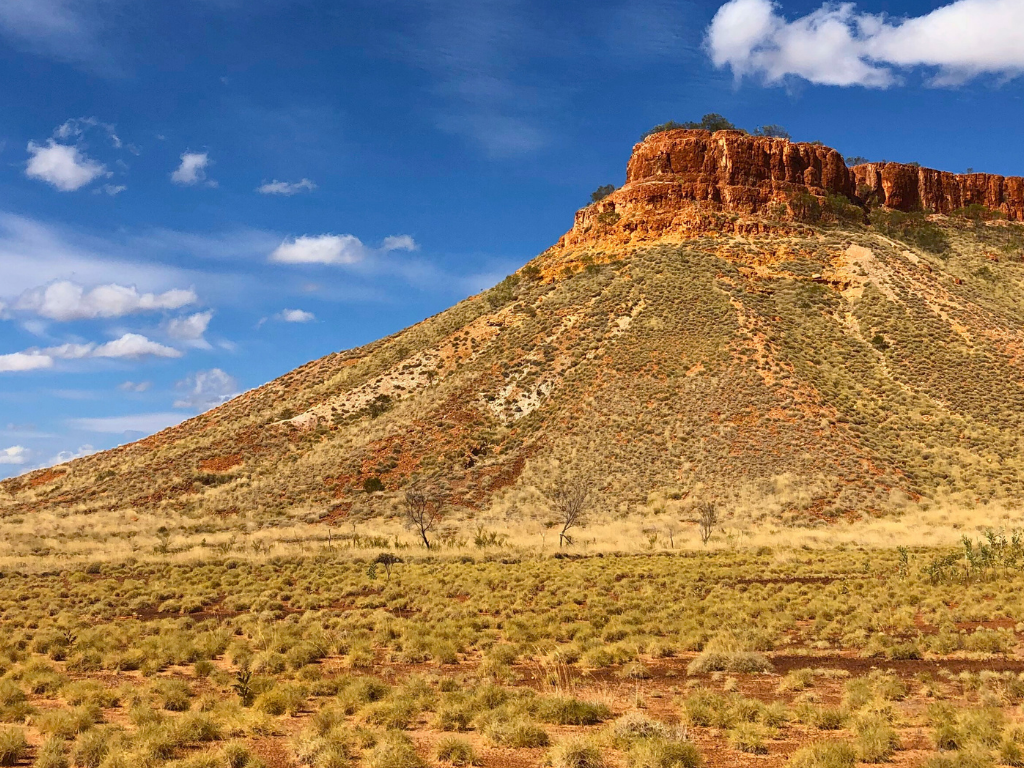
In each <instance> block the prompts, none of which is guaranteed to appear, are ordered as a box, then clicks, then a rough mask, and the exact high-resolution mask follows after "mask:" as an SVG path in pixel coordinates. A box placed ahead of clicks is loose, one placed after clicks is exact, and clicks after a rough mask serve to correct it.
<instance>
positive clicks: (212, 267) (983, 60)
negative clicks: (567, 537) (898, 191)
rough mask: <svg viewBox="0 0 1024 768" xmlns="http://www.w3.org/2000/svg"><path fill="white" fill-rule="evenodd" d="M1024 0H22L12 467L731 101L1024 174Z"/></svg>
mask: <svg viewBox="0 0 1024 768" xmlns="http://www.w3.org/2000/svg"><path fill="white" fill-rule="evenodd" d="M1021 30H1024V3H1022V2H1021V1H1020V0H958V2H954V3H951V4H948V5H947V4H943V3H928V2H911V1H909V0H908V1H905V2H898V1H897V0H887V1H886V0H874V2H864V3H859V4H857V5H856V6H853V5H848V6H830V7H823V6H821V4H820V3H811V2H786V3H784V4H781V5H776V6H773V5H772V4H771V3H770V2H769V1H768V0H730V1H729V2H727V3H724V4H723V3H722V2H703V1H702V0H693V1H692V2H666V1H663V0H588V1H587V2H578V1H577V0H563V1H562V2H558V3H551V2H546V1H544V0H501V1H499V0H421V1H413V0H375V1H372V2H371V1H370V0H367V1H366V2H359V1H358V0H355V1H348V2H346V1H340V2H323V1H316V0H294V1H289V0H179V2H174V3H166V2H155V1H154V0H134V2H128V1H127V0H0V97H2V104H3V107H4V108H3V109H2V110H0V303H2V307H3V308H2V309H0V476H6V475H12V474H16V473H19V472H23V471H25V470H27V469H30V468H33V467H36V466H40V465H45V464H48V463H52V462H53V461H56V460H58V459H61V458H67V457H69V456H72V455H76V454H78V453H82V452H86V451H90V450H98V449H103V448H108V447H111V446H114V445H117V444H119V443H123V442H126V441H127V440H130V439H134V438H137V437H140V436H141V435H143V434H146V433H149V432H152V431H155V430H157V429H159V428H162V427H164V426H167V425H169V424H171V423H174V422H175V421H178V420H181V419H183V418H186V417H188V416H190V415H193V414H195V413H197V412H199V411H200V410H202V409H204V408H207V407H210V406H211V405H214V404H216V403H218V402H220V401H221V400H222V399H223V398H225V397H228V396H230V395H232V394H235V393H237V392H239V391H242V390H245V389H248V388H251V387H255V386H258V385H260V384H262V383H264V382H266V381H268V380H270V379H272V378H273V377H275V376H277V375H280V374H282V373H285V372H286V371H288V370H291V369H292V368H294V367H296V366H298V365H301V364H302V363H304V362H307V361H308V360H310V359H313V358H316V357H319V356H321V355H324V354H327V353H329V352H332V351H336V350H339V349H344V348H348V347H352V346H356V345H359V344H362V343H365V342H368V341H371V340H373V339H375V338H378V337H380V336H382V335H384V334H387V333H390V332H393V331H395V330H398V329H400V328H402V327H404V326H407V325H409V324H411V323H414V322H416V321H418V320H420V319H422V318H423V317H425V316H427V315H430V314H432V313H434V312H437V311H439V310H441V309H443V308H445V307H447V306H449V305H451V304H453V303H455V302H456V301H458V300H460V299H462V298H464V297H466V296H468V295H471V294H472V293H475V292H476V291H478V290H480V289H482V288H485V287H487V286H489V285H492V284H493V283H495V282H497V281H498V280H499V279H501V278H502V277H503V276H504V275H505V274H507V273H509V272H511V271H512V270H514V269H516V268H517V267H519V266H521V265H522V264H523V263H525V262H526V261H527V260H529V259H530V258H532V257H533V256H534V255H536V254H537V253H539V252H540V251H542V250H543V249H544V248H546V247H547V246H549V245H550V244H551V243H553V242H554V241H555V240H556V239H557V238H558V237H559V236H560V235H561V234H562V233H563V232H564V231H565V230H566V229H567V228H568V227H569V226H570V224H571V222H572V215H573V212H574V211H575V210H576V209H577V208H578V207H580V206H581V205H583V204H584V203H585V202H586V201H587V198H588V195H589V192H590V191H591V190H592V189H594V188H595V187H597V186H598V185H601V184H606V183H615V184H619V183H621V182H622V180H623V175H624V170H625V164H626V160H627V159H628V156H629V152H630V149H631V147H632V144H633V143H634V142H635V141H636V140H637V137H638V136H639V134H640V133H641V132H643V131H644V130H646V129H647V128H649V127H650V126H651V125H653V124H655V123H659V122H663V121H665V120H670V119H671V120H678V121H683V120H692V119H699V118H700V116H701V115H702V114H704V113H706V112H720V113H722V114H724V115H726V116H727V117H729V118H730V119H731V120H733V121H734V122H735V123H737V124H738V125H740V126H743V127H746V128H754V127H756V126H758V125H762V124H768V123H776V124H781V125H783V126H785V127H786V128H787V129H788V130H789V131H790V133H791V134H792V135H793V137H794V139H797V140H820V141H823V142H825V143H826V144H829V145H831V146H835V147H837V148H838V149H840V151H842V152H844V153H845V154H847V155H862V156H866V157H868V158H872V159H889V160H904V161H910V160H916V161H918V162H921V163H922V164H924V165H928V166H933V167H939V168H943V169H947V170H952V171H963V170H965V169H966V168H968V167H971V168H974V169H976V170H979V171H981V170H985V171H991V172H996V173H1003V174H1008V175H1024V150H1022V149H1021V142H1020V125H1021V124H1022V119H1024V103H1022V101H1021V96H1022V93H1024V89H1022V80H1021V79H1020V78H1018V77H1017V75H1018V74H1019V73H1020V71H1021V70H1022V68H1024V32H1022V31H1021Z"/></svg>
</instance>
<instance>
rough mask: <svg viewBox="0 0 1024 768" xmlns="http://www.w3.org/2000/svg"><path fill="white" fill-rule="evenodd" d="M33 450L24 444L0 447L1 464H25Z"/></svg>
mask: <svg viewBox="0 0 1024 768" xmlns="http://www.w3.org/2000/svg"><path fill="white" fill-rule="evenodd" d="M31 453H32V452H31V451H30V450H29V449H28V448H26V447H25V446H23V445H12V446H11V447H10V448H3V449H0V464H25V463H26V462H27V461H28V457H29V455H30V454H31Z"/></svg>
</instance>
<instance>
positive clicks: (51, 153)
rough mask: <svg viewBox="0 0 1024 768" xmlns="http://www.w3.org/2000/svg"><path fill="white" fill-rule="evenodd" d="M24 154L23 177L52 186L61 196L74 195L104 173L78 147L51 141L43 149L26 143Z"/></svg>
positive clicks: (33, 143) (42, 146)
mask: <svg viewBox="0 0 1024 768" xmlns="http://www.w3.org/2000/svg"><path fill="white" fill-rule="evenodd" d="M28 153H29V155H30V157H29V160H28V164H27V165H26V166H25V175H26V176H28V177H29V178H30V179H38V180H39V181H45V182H46V183H47V184H52V185H53V186H54V187H56V188H57V189H59V190H60V191H61V192H74V191H75V190H76V189H81V188H82V187H84V186H86V185H87V184H91V183H92V182H93V181H95V180H96V179H98V178H99V177H100V176H103V175H105V174H106V173H107V169H106V166H104V165H103V164H102V163H97V162H96V161H95V160H90V159H89V158H88V157H86V156H85V155H84V154H83V153H82V152H81V151H80V150H79V149H78V147H74V146H71V145H70V144H58V143H57V142H55V141H54V140H53V139H50V140H49V141H48V142H47V143H46V144H45V145H42V144H36V143H35V142H34V141H30V142H29V143H28Z"/></svg>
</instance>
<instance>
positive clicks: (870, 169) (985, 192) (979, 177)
mask: <svg viewBox="0 0 1024 768" xmlns="http://www.w3.org/2000/svg"><path fill="white" fill-rule="evenodd" d="M850 173H851V175H852V176H853V177H854V179H855V181H856V192H857V195H858V196H859V197H860V198H862V199H863V200H865V201H866V200H868V199H870V198H871V197H872V196H874V197H875V199H877V200H878V202H880V203H882V204H883V205H885V206H887V207H889V208H894V209H896V210H899V211H918V210H926V211H934V212H935V213H945V214H948V213H952V212H953V211H955V210H957V209H958V208H966V207H967V206H970V205H983V206H985V207H986V208H989V209H991V210H993V211H999V212H1000V213H1002V214H1003V215H1004V216H1006V218H1008V219H1010V220H1011V221H1024V178H1021V177H1020V176H1009V177H1006V176H996V175H993V174H990V173H967V174H957V173H948V172H947V171H936V170H934V169H932V168H920V167H918V166H916V165H905V164H903V163H866V164H864V165H858V166H854V167H853V168H852V169H850Z"/></svg>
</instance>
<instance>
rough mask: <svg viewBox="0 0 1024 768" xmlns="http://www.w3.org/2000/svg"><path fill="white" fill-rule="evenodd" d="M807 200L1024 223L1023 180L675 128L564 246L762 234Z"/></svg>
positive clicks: (635, 158)
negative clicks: (978, 212) (962, 212)
mask: <svg viewBox="0 0 1024 768" xmlns="http://www.w3.org/2000/svg"><path fill="white" fill-rule="evenodd" d="M806 195H812V196H814V197H815V198H818V199H819V200H824V199H825V198H828V197H830V196H841V197H844V198H847V199H849V200H850V201H853V202H854V203H856V204H858V205H861V206H867V205H868V204H872V205H884V206H886V207H889V208H893V209H896V210H900V211H917V210H930V211H933V212H935V213H942V214H948V213H952V212H953V211H955V210H957V209H958V208H964V207H967V206H969V205H974V204H980V205H983V206H985V207H987V208H990V209H992V210H994V211H998V212H1000V213H1002V214H1003V215H1004V216H1006V218H1008V219H1010V220H1014V221H1024V178H1020V177H1009V178H1006V177H1003V176H994V175H991V174H981V173H977V174H966V175H958V174H953V173H947V172H944V171H936V170H932V169H929V168H920V167H918V166H916V165H903V164H900V163H867V164H864V165H858V166H855V167H853V168H848V167H847V165H846V162H845V161H844V159H843V156H842V155H841V154H840V153H839V152H837V151H836V150H834V149H831V148H829V147H825V146H822V145H820V144H806V143H796V142H791V141H789V140H787V139H775V138H768V137H758V136H750V135H748V134H746V133H743V132H742V131H717V132H715V133H711V132H709V131H701V130H675V131H664V132H662V133H657V134H654V135H652V136H649V137H648V138H647V139H645V140H644V141H642V142H640V143H639V144H637V145H636V146H634V147H633V154H632V157H631V158H630V160H629V165H628V166H627V170H626V183H625V184H624V185H623V186H622V187H621V188H619V189H618V190H616V191H615V192H614V193H612V194H611V195H609V196H608V197H606V198H605V199H603V200H601V201H599V202H598V203H595V204H593V205H590V206H587V207H586V208H584V209H582V210H580V211H578V212H577V214H576V220H575V223H574V226H573V228H572V230H571V231H570V232H568V233H567V234H566V235H565V237H563V238H562V240H561V241H560V242H559V245H560V246H562V247H573V246H578V245H584V244H587V243H592V242H594V241H595V240H603V241H608V242H611V243H626V242H630V241H634V240H643V239H649V238H651V237H660V236H664V235H665V234H668V233H679V234H682V235H686V234H697V233H700V232H704V231H708V230H712V229H714V230H723V229H724V230H730V229H731V230H733V231H737V232H756V231H759V230H761V229H764V228H765V226H766V224H765V219H766V217H765V216H764V215H762V214H770V217H771V218H772V219H774V220H784V219H786V218H790V217H793V216H794V214H795V213H796V211H795V205H794V203H796V204H797V205H799V203H800V202H801V201H802V200H806ZM722 214H726V215H725V216H723V215H722Z"/></svg>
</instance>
